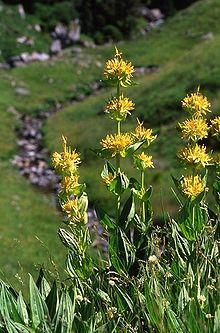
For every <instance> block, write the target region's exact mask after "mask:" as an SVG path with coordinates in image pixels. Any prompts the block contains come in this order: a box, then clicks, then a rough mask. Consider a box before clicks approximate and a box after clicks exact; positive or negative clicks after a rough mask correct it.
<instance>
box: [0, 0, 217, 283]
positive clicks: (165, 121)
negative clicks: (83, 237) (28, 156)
mask: <svg viewBox="0 0 220 333" xmlns="http://www.w3.org/2000/svg"><path fill="white" fill-rule="evenodd" d="M219 15H220V3H219V1H217V0H201V1H198V2H197V3H195V4H194V5H192V6H191V7H189V8H187V9H185V10H183V11H181V12H179V13H178V14H177V15H176V16H174V17H172V18H170V19H168V20H167V21H166V22H165V23H164V24H163V25H161V26H160V27H158V28H157V29H155V30H152V31H151V32H150V33H148V34H147V35H145V36H143V37H141V38H139V39H138V40H135V41H130V42H123V43H120V44H119V45H118V48H119V49H120V50H121V51H122V52H123V55H124V57H125V58H126V59H128V60H130V61H132V62H133V63H134V65H135V66H136V67H147V66H152V65H153V66H154V67H155V68H157V71H155V72H154V73H145V74H143V75H139V76H137V77H136V80H137V81H138V82H139V85H138V86H136V87H132V88H130V90H129V92H130V97H132V98H133V99H134V101H135V104H136V110H135V112H134V114H133V116H132V117H131V118H130V121H129V122H128V124H127V125H126V127H127V128H129V129H130V128H132V127H133V125H134V123H135V119H136V117H138V116H141V117H142V118H143V119H144V120H145V122H146V125H148V126H152V127H154V129H155V132H156V133H157V134H158V140H157V141H156V142H155V143H154V144H153V145H152V154H154V158H155V164H156V166H157V168H155V169H154V170H153V171H152V172H151V173H150V175H149V180H148V181H149V183H151V182H153V184H154V187H155V188H154V194H153V203H154V207H155V210H156V211H157V214H158V215H161V214H163V209H164V210H165V211H167V210H169V212H171V211H172V210H174V211H175V210H176V208H175V207H173V197H172V193H171V191H170V193H167V195H166V200H165V202H161V193H163V191H164V190H165V189H167V186H168V185H167V184H168V183H171V181H170V176H169V175H170V172H171V171H172V172H173V173H175V174H176V173H178V172H180V171H178V170H177V163H176V161H175V154H176V150H177V147H179V145H180V139H179V138H178V136H177V132H176V130H175V126H176V123H177V121H178V120H180V119H181V117H182V111H181V108H180V100H181V99H182V98H183V97H184V96H185V95H186V94H187V93H188V92H190V91H192V90H195V89H197V87H198V86H199V85H200V87H201V88H200V89H201V91H202V92H203V93H204V94H206V95H207V97H208V98H209V99H210V101H211V103H212V110H213V113H214V114H219V107H220V47H219V46H220V26H219V24H218V19H219ZM7 17H8V16H7ZM8 23H9V22H8V21H6V22H5V23H4V22H1V24H3V25H4V24H5V26H6V25H8ZM25 27H26V26H23V28H22V27H21V29H25ZM2 31H5V30H4V29H3V30H2ZM45 38H46V39H47V36H45ZM5 39H6V37H5ZM46 39H45V40H46ZM42 43H43V41H42ZM43 48H44V47H43ZM113 52H114V46H113V45H107V46H101V47H96V48H95V49H89V48H87V49H85V48H78V47H77V48H73V49H67V50H66V51H65V52H63V53H62V54H60V55H59V56H57V57H54V58H53V59H52V60H49V61H48V62H44V63H40V62H36V63H32V64H29V65H27V66H25V67H20V68H15V69H11V70H0V77H1V80H0V88H1V97H0V117H1V131H0V170H1V182H0V193H1V198H2V199H1V203H0V216H1V238H2V239H1V245H0V251H1V253H2V255H1V259H0V260H1V262H0V264H1V270H2V271H3V273H4V274H5V275H6V276H7V277H8V278H10V280H12V279H13V278H12V276H13V277H14V276H15V275H16V274H17V273H18V274H19V276H21V278H22V279H23V276H25V273H26V272H27V271H28V270H29V271H33V270H34V264H37V263H39V264H42V263H45V264H47V262H48V256H47V250H46V249H45V248H44V247H43V246H41V245H40V243H39V241H37V240H36V236H37V237H38V238H39V239H40V240H42V241H43V242H44V244H45V247H46V248H47V247H48V249H49V252H53V253H54V251H53V250H54V248H56V249H57V251H56V252H57V255H56V260H59V256H61V255H62V246H61V245H60V244H59V241H58V239H57V238H56V236H55V235H56V231H57V229H58V226H59V221H61V218H60V214H59V213H58V212H57V210H56V207H55V204H54V203H53V201H52V200H51V199H50V197H48V196H47V195H46V194H42V193H41V192H40V191H38V190H36V189H35V188H33V186H31V185H30V184H29V183H28V182H27V180H25V179H24V178H23V177H21V176H20V175H19V174H18V172H17V170H16V169H15V168H14V167H12V165H11V162H10V159H11V158H12V157H13V156H14V154H15V153H16V152H17V151H18V146H17V144H16V128H17V127H19V122H18V121H17V119H16V116H15V115H14V114H13V113H11V112H9V111H10V110H12V107H13V108H14V109H16V110H17V112H18V113H20V114H30V115H33V116H36V115H37V114H38V113H39V112H40V111H41V110H42V109H43V110H47V109H49V108H51V107H53V106H54V105H55V104H57V103H61V104H62V103H63V105H62V108H61V109H60V110H59V111H58V112H57V113H54V114H53V115H52V116H51V117H50V118H49V119H48V120H47V121H46V123H45V126H44V128H43V133H44V134H45V137H44V144H45V146H46V147H47V148H48V149H49V150H50V152H52V151H54V150H57V149H60V137H61V134H64V135H66V136H67V137H68V138H69V142H70V143H71V144H72V145H73V146H74V147H76V148H77V149H78V150H80V151H81V153H82V158H83V160H84V163H83V166H82V177H83V179H84V180H85V182H86V183H87V184H88V192H89V194H90V198H91V203H94V202H95V201H96V200H98V201H102V202H103V199H104V200H105V203H107V205H108V208H109V209H110V207H109V200H108V197H107V196H106V195H107V194H106V191H105V189H104V186H103V185H102V184H101V181H100V177H99V174H100V171H101V168H102V166H101V164H97V161H96V158H95V155H94V154H93V153H92V152H91V151H90V149H89V148H90V147H97V146H98V145H99V140H100V139H101V138H102V137H103V136H105V134H106V133H107V132H110V131H111V128H110V126H111V123H110V122H109V120H108V119H107V117H104V116H103V115H102V110H103V106H104V105H105V101H106V99H107V98H108V96H109V95H110V91H107V92H106V91H103V90H100V91H98V92H97V93H96V94H94V95H93V96H90V97H89V96H88V97H87V95H89V94H91V93H92V88H91V87H92V84H93V83H94V82H98V81H99V80H100V79H101V78H102V68H103V65H104V62H105V61H106V59H108V58H110V57H111V56H112V55H113ZM18 88H23V89H24V90H25V91H26V94H21V93H20V92H21V89H20V90H19V89H18ZM79 95H84V96H85V97H86V98H85V99H84V100H83V101H78V102H77V103H76V102H75V103H73V104H71V103H70V102H71V100H73V99H74V97H76V96H79ZM183 116H184V115H183ZM88 142H89V146H88ZM126 168H127V170H128V172H130V171H131V167H130V166H129V165H127V166H126ZM98 183H99V184H100V187H97V184H98ZM8 253H10V256H9V257H8ZM8 258H9V259H8ZM18 258H19V259H18ZM18 261H19V264H18Z"/></svg>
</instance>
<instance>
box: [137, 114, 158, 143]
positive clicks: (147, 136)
mask: <svg viewBox="0 0 220 333" xmlns="http://www.w3.org/2000/svg"><path fill="white" fill-rule="evenodd" d="M137 122H138V125H137V127H136V128H135V130H134V133H132V135H133V136H134V138H135V140H137V141H143V140H147V141H148V144H150V143H151V142H152V141H154V140H155V139H156V137H157V136H156V135H153V131H152V129H146V128H145V127H144V126H143V122H142V123H141V122H140V121H139V119H137Z"/></svg>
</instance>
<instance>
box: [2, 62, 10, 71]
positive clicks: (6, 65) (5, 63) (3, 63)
mask: <svg viewBox="0 0 220 333" xmlns="http://www.w3.org/2000/svg"><path fill="white" fill-rule="evenodd" d="M9 68H10V66H9V64H7V62H2V63H0V69H9Z"/></svg>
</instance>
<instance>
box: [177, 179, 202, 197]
mask: <svg viewBox="0 0 220 333" xmlns="http://www.w3.org/2000/svg"><path fill="white" fill-rule="evenodd" d="M180 186H181V190H182V192H183V194H185V195H186V196H187V197H188V198H190V199H193V198H195V197H197V195H199V194H200V193H202V192H203V191H208V188H207V187H205V185H204V184H203V182H202V179H201V176H200V175H196V176H194V177H193V176H191V175H190V176H185V177H183V179H182V181H181V185H180Z"/></svg>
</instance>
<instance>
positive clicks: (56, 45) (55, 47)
mask: <svg viewBox="0 0 220 333" xmlns="http://www.w3.org/2000/svg"><path fill="white" fill-rule="evenodd" d="M61 50H62V44H61V41H60V40H59V39H55V40H54V41H53V42H52V44H51V47H50V52H51V53H52V54H57V53H59V52H60V51H61Z"/></svg>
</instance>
